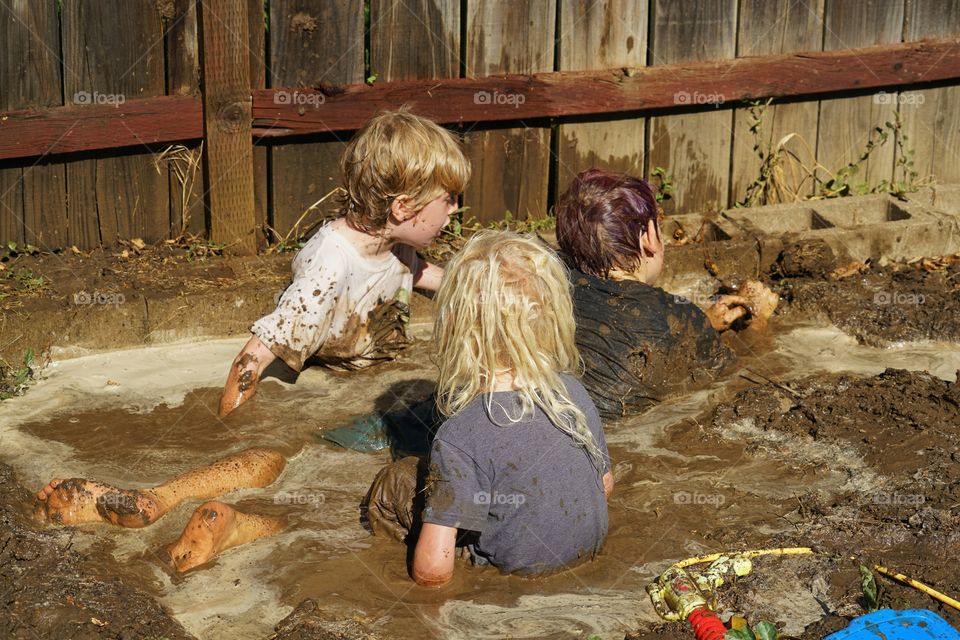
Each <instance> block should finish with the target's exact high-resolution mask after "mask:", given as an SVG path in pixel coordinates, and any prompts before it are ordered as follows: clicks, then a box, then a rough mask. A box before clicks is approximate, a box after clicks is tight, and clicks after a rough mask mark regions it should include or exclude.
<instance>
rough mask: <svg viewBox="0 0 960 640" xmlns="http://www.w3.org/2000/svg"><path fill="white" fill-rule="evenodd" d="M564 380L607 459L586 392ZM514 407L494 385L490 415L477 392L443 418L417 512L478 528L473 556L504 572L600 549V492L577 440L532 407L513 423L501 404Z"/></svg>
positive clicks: (603, 506)
mask: <svg viewBox="0 0 960 640" xmlns="http://www.w3.org/2000/svg"><path fill="white" fill-rule="evenodd" d="M563 381H564V384H565V385H566V386H567V389H568V390H569V393H570V399H571V400H572V401H573V402H574V403H575V404H576V405H577V406H579V407H580V409H581V410H582V411H583V412H584V413H585V414H586V416H587V422H588V425H589V427H590V432H591V433H592V434H593V437H594V441H595V442H596V443H597V446H598V447H599V448H600V451H602V452H603V454H604V459H605V460H606V461H608V460H609V458H608V455H607V444H606V440H605V439H604V437H603V427H602V426H601V423H600V416H599V415H598V414H597V411H596V408H595V407H594V406H593V403H592V402H591V401H590V396H589V395H587V392H586V390H585V389H584V388H583V385H581V384H580V382H578V381H577V380H576V379H575V378H573V377H572V376H567V375H564V376H563ZM518 407H519V401H518V396H517V394H516V393H514V392H510V391H505V392H497V393H494V394H493V404H492V406H491V408H492V411H491V412H490V413H489V414H488V412H487V408H486V406H485V399H484V398H483V397H480V398H477V399H476V400H474V401H473V402H472V403H471V404H469V405H468V406H466V407H465V408H464V409H463V410H461V411H460V412H458V413H457V414H456V415H454V416H452V417H450V418H449V419H448V420H447V421H446V422H444V423H443V426H441V427H440V430H439V431H438V432H437V435H436V438H435V439H434V442H433V448H432V450H431V453H430V480H429V492H428V495H427V503H426V509H424V513H423V521H424V522H429V523H433V524H438V525H443V526H447V527H457V528H459V529H466V530H470V531H476V532H479V534H480V536H479V539H478V541H477V542H476V544H475V545H474V547H473V548H472V551H473V553H474V555H475V556H479V558H480V559H482V560H486V561H487V562H489V563H490V564H492V565H494V566H496V567H498V568H500V569H501V570H503V571H505V572H510V573H513V572H516V573H520V574H526V575H534V574H538V573H546V572H550V571H555V570H557V569H560V568H562V567H564V566H566V565H568V564H572V563H575V562H576V561H577V560H579V559H581V558H584V559H586V558H590V557H592V556H593V555H594V554H595V553H596V552H597V551H598V550H599V549H600V546H601V545H602V543H603V539H604V538H605V537H606V535H607V501H606V498H605V497H604V494H603V484H602V481H601V478H600V475H599V474H598V473H597V470H596V468H595V467H594V466H593V464H592V463H591V461H590V459H589V458H588V457H587V454H586V452H585V451H584V449H583V448H582V447H580V446H578V445H577V444H575V443H574V441H573V440H572V439H571V438H570V437H569V436H568V435H566V434H564V433H563V432H562V431H560V430H559V429H557V428H556V427H555V426H553V423H552V422H550V420H549V419H548V418H547V416H546V415H545V414H544V413H543V412H542V411H540V409H536V413H535V415H534V416H532V417H530V418H528V419H526V420H522V421H520V422H511V421H510V419H509V417H508V415H507V413H508V412H509V414H510V415H513V416H516V415H518V414H519V410H518ZM505 408H506V411H505V410H504V409H505ZM491 417H492V418H493V419H491ZM607 471H609V462H607V463H606V464H605V468H604V469H603V473H606V472H607Z"/></svg>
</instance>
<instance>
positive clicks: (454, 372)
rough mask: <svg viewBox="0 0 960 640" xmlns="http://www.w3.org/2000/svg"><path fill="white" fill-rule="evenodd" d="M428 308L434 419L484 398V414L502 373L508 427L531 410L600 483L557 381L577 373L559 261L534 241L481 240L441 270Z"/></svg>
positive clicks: (577, 415) (579, 423) (580, 419)
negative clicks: (514, 412)
mask: <svg viewBox="0 0 960 640" xmlns="http://www.w3.org/2000/svg"><path fill="white" fill-rule="evenodd" d="M436 302H437V308H438V313H437V320H436V323H435V324H434V341H435V344H436V348H437V365H438V367H439V368H440V376H439V380H438V383H437V405H438V407H439V409H440V411H441V412H443V413H444V414H445V415H448V416H449V415H452V414H454V413H456V412H457V411H459V410H461V409H463V408H464V407H465V406H467V405H468V404H469V403H470V402H471V401H473V400H474V399H475V398H476V397H477V396H480V395H484V396H485V399H486V403H487V410H488V413H489V411H490V408H491V404H492V391H493V389H494V385H495V384H496V374H497V372H503V371H510V372H511V373H512V374H513V376H514V388H515V389H516V391H517V393H518V394H519V397H520V415H518V416H516V417H513V416H511V420H512V421H519V420H521V419H523V418H525V417H530V416H532V415H533V412H534V407H540V409H541V410H542V411H543V412H544V413H545V414H546V415H547V417H548V418H549V419H550V421H551V422H552V423H553V424H554V425H555V426H556V427H557V428H558V429H560V431H562V432H563V433H565V434H567V435H568V436H570V437H571V438H572V439H573V440H574V442H576V443H577V444H579V445H580V446H581V447H583V449H584V450H585V451H586V453H587V455H588V456H589V458H590V460H591V461H592V462H593V464H594V466H595V467H596V469H597V471H598V473H601V472H602V470H603V468H604V454H603V452H602V451H601V450H600V448H599V447H598V446H597V443H596V441H595V440H594V438H593V434H592V433H591V432H590V429H589V427H588V426H587V418H586V416H585V415H584V413H583V411H582V410H581V409H580V408H579V407H578V406H577V405H576V404H574V403H573V402H572V401H571V400H570V397H569V393H568V392H567V389H566V386H565V385H564V384H563V381H562V380H561V378H560V376H559V374H560V373H561V372H571V373H573V372H578V371H579V370H580V367H581V362H580V354H579V352H578V351H577V347H576V343H575V342H574V332H575V324H574V320H573V303H572V301H571V299H570V285H569V282H568V279H567V274H566V268H565V267H564V266H563V264H562V263H561V262H560V260H559V258H557V256H556V255H554V253H553V252H552V251H550V250H549V249H548V248H546V247H544V246H543V245H542V244H541V243H540V242H539V241H537V240H536V239H535V238H533V237H530V236H521V235H517V234H515V233H510V232H506V231H482V232H480V233H477V234H476V235H474V236H473V237H472V238H470V240H469V241H467V243H466V245H465V246H464V247H463V249H462V250H461V251H460V252H459V253H458V254H457V255H456V256H454V258H453V259H452V260H451V261H450V263H449V264H448V265H447V267H446V270H445V273H444V278H443V284H442V285H441V286H440V291H439V292H438V294H437V300H436Z"/></svg>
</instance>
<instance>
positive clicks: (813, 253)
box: [769, 242, 960, 346]
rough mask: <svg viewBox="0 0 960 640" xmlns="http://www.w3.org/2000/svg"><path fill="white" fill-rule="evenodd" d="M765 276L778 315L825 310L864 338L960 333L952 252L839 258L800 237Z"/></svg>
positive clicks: (959, 285)
mask: <svg viewBox="0 0 960 640" xmlns="http://www.w3.org/2000/svg"><path fill="white" fill-rule="evenodd" d="M769 281H770V283H771V286H772V287H773V288H774V290H775V291H777V292H778V293H779V294H780V296H781V301H782V303H781V305H780V307H779V308H778V309H777V315H779V316H786V317H794V318H795V317H814V318H825V319H827V320H829V321H830V322H832V323H833V324H835V325H836V326H837V327H839V328H840V329H842V330H843V331H844V332H846V333H848V334H849V335H851V336H853V337H854V338H856V339H857V340H859V341H861V342H863V343H864V344H869V345H873V346H885V345H888V344H890V343H896V342H902V341H914V340H942V341H949V342H956V341H958V340H960V261H958V257H957V256H947V257H942V258H933V259H923V260H917V261H915V262H912V263H904V262H896V263H891V264H887V265H884V266H879V265H874V264H860V265H857V264H840V263H838V262H837V260H836V259H835V258H834V256H833V253H832V251H831V250H830V248H829V247H827V246H826V245H825V244H823V243H822V242H819V243H818V242H804V243H800V244H795V245H792V246H790V247H788V248H787V249H785V250H784V252H783V253H782V254H781V255H780V256H779V258H778V260H777V263H776V264H775V265H774V266H773V268H772V271H771V274H770V275H769Z"/></svg>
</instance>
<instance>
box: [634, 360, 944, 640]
mask: <svg viewBox="0 0 960 640" xmlns="http://www.w3.org/2000/svg"><path fill="white" fill-rule="evenodd" d="M958 424H960V385H958V384H957V383H956V382H947V381H944V380H941V379H939V378H936V377H934V376H931V375H930V374H927V373H922V372H921V373H917V372H908V371H904V370H896V369H888V370H887V371H885V372H883V373H881V374H879V375H877V376H873V377H866V378H857V377H854V376H849V375H820V376H814V377H810V378H806V379H803V380H799V381H793V382H790V383H789V384H781V383H768V384H763V385H759V386H754V387H750V388H748V389H745V390H743V391H741V392H739V393H737V394H736V395H735V397H734V398H732V400H730V401H729V402H724V403H722V404H720V405H719V406H718V407H716V409H715V410H714V412H713V417H712V420H711V422H710V426H709V427H708V428H707V429H706V430H705V432H704V435H703V444H706V445H709V443H710V442H711V441H714V440H735V441H740V442H744V443H745V444H746V445H747V450H748V451H749V452H750V453H751V455H755V456H765V457H769V458H773V459H776V460H779V461H782V463H783V464H784V465H790V466H793V467H798V468H801V469H803V470H806V471H807V472H808V473H809V474H810V477H815V476H816V475H817V474H819V473H821V472H823V470H824V469H829V470H832V471H837V470H839V471H842V472H844V473H845V474H846V475H847V477H848V478H849V480H848V482H847V483H846V485H845V486H844V488H843V490H842V491H840V492H837V493H831V494H829V495H826V494H821V493H817V492H808V491H805V490H804V488H803V487H797V489H796V495H795V500H796V501H795V507H794V508H793V509H791V510H789V511H788V512H786V513H777V514H775V516H774V517H776V518H778V519H783V520H785V521H786V522H788V523H789V524H790V526H791V527H792V528H793V530H792V531H789V532H787V533H781V534H778V535H776V536H774V537H773V538H772V539H771V538H770V537H766V536H763V535H761V534H760V533H759V532H751V531H725V532H718V536H717V540H718V542H729V544H730V546H731V547H733V548H748V547H752V546H755V545H760V546H764V547H774V546H783V547H793V546H811V547H813V548H814V550H815V551H816V552H817V555H816V556H805V557H797V558H793V559H763V560H758V561H757V562H755V568H754V571H753V573H752V574H750V575H749V576H747V577H745V578H743V579H741V580H740V581H739V582H738V583H737V584H735V585H730V586H724V587H721V589H720V591H719V596H720V601H721V603H722V605H723V607H725V608H726V609H728V610H732V611H739V612H742V613H746V614H747V617H748V619H749V620H750V621H751V622H754V623H755V622H757V621H759V620H761V619H766V620H770V621H773V622H783V621H784V620H785V612H784V610H783V607H784V605H785V604H786V603H783V602H773V601H770V599H769V598H766V599H765V598H764V591H765V588H767V587H768V586H770V585H772V584H774V583H777V582H778V581H781V580H783V579H784V576H787V579H788V580H791V581H796V582H797V583H798V584H801V585H803V587H805V588H807V589H809V590H810V592H812V593H813V594H814V597H816V598H817V601H818V602H819V603H821V605H822V607H823V613H824V617H823V619H822V620H820V621H818V622H816V623H814V624H813V625H810V626H809V627H808V628H807V629H806V631H805V632H804V634H803V636H802V638H805V639H809V640H814V639H819V638H822V637H823V636H824V635H826V634H828V633H831V632H833V631H836V630H838V629H841V628H843V627H845V626H846V624H848V622H849V619H851V618H852V617H855V616H857V615H860V614H862V613H864V610H863V607H862V605H861V602H860V599H861V597H862V595H863V593H862V589H861V575H860V570H859V566H860V565H864V566H866V567H868V568H871V569H872V568H873V566H874V565H875V564H879V565H881V566H885V567H887V568H889V569H891V570H894V571H897V572H900V573H904V574H906V575H908V576H909V577H912V578H914V579H917V580H920V581H921V582H924V583H925V584H927V585H929V586H931V587H933V588H934V589H937V590H938V591H940V592H942V593H945V594H947V595H952V596H953V597H956V595H957V594H958V593H960V575H958V574H957V572H956V566H955V563H954V562H953V561H952V559H955V558H957V557H958V555H960V482H958V481H960V464H958V463H960V431H958V427H957V425H958ZM875 580H876V581H877V582H878V583H879V584H880V585H881V589H882V591H881V596H880V604H881V606H885V607H892V608H896V609H904V608H927V609H931V610H933V611H935V612H936V613H937V614H939V615H940V616H942V617H944V618H945V619H946V620H947V621H948V622H949V623H951V624H952V625H954V626H955V627H960V612H957V611H955V610H953V609H951V608H949V607H946V606H943V605H941V604H939V603H938V602H936V601H935V600H933V599H932V598H930V597H928V596H926V595H924V594H922V593H920V592H919V591H917V590H915V589H913V588H911V587H908V586H905V585H902V584H900V583H897V582H894V581H892V580H891V579H889V578H886V577H883V576H881V575H879V574H876V573H875ZM631 637H633V638H637V639H653V638H677V639H680V638H689V637H690V631H689V627H688V626H686V625H682V624H679V623H675V624H669V625H666V624H665V625H661V626H658V627H654V628H650V629H644V630H640V631H638V632H637V633H636V634H635V635H632V636H631Z"/></svg>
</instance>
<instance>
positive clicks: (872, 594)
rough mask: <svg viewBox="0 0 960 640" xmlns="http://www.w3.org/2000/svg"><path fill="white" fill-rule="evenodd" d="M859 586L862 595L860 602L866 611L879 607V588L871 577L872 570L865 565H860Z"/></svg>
mask: <svg viewBox="0 0 960 640" xmlns="http://www.w3.org/2000/svg"><path fill="white" fill-rule="evenodd" d="M860 588H861V589H862V590H863V597H862V598H861V599H860V604H861V606H862V607H863V608H864V610H866V612H867V613H871V612H873V611H876V610H877V609H878V608H879V607H878V604H879V601H880V600H879V595H880V592H879V589H877V581H876V580H875V579H874V577H873V572H872V571H870V569H868V568H867V567H865V566H863V565H860Z"/></svg>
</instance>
